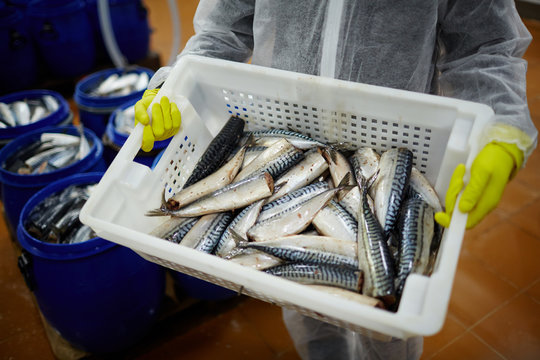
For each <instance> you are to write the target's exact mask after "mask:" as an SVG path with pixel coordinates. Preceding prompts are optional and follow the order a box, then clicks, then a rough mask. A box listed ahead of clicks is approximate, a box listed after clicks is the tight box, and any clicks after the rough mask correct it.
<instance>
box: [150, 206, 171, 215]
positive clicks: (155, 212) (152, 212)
mask: <svg viewBox="0 0 540 360" xmlns="http://www.w3.org/2000/svg"><path fill="white" fill-rule="evenodd" d="M145 215H146V216H166V215H169V212H168V211H166V210H164V209H163V208H159V209H154V210H149V211H147V212H146V214H145Z"/></svg>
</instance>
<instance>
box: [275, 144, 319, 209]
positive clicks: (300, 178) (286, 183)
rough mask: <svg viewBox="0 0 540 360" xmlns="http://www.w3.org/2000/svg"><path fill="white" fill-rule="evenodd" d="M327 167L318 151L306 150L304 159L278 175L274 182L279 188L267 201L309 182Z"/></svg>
mask: <svg viewBox="0 0 540 360" xmlns="http://www.w3.org/2000/svg"><path fill="white" fill-rule="evenodd" d="M327 169H328V163H327V162H326V161H325V159H324V158H323V157H322V155H321V154H320V153H319V152H318V151H310V152H308V153H307V154H306V155H305V158H304V160H302V161H300V162H299V163H298V164H297V165H295V166H294V167H292V168H291V169H290V170H288V171H287V172H286V173H285V174H283V175H281V176H280V177H279V179H278V180H277V181H276V183H275V186H276V188H277V189H279V190H278V191H276V192H275V193H274V194H273V195H272V196H270V197H269V198H268V201H269V202H270V201H274V200H276V199H278V198H280V197H282V196H284V195H286V194H288V193H290V192H291V191H294V190H298V189H300V188H301V187H304V186H307V185H309V184H311V183H312V182H313V181H315V180H316V179H317V178H318V177H319V176H321V175H322V174H323V173H324V172H325V171H326V170H327Z"/></svg>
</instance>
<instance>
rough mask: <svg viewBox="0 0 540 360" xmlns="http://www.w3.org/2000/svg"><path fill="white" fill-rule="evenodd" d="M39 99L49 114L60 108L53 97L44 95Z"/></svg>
mask: <svg viewBox="0 0 540 360" xmlns="http://www.w3.org/2000/svg"><path fill="white" fill-rule="evenodd" d="M41 99H42V101H43V104H44V105H45V107H46V108H47V111H48V112H49V113H53V112H55V111H56V110H58V108H59V107H60V104H58V101H56V99H55V98H54V96H51V95H44V96H43V97H42V98H41Z"/></svg>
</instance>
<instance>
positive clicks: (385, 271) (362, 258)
mask: <svg viewBox="0 0 540 360" xmlns="http://www.w3.org/2000/svg"><path fill="white" fill-rule="evenodd" d="M363 185H365V184H363ZM362 188H363V190H362V191H361V196H362V199H361V200H362V201H361V204H362V207H361V209H360V213H359V216H358V261H359V263H360V269H362V270H363V271H364V286H363V289H362V292H363V294H364V295H368V296H373V297H380V298H385V300H386V301H387V302H390V303H391V302H393V294H394V271H393V263H392V258H391V256H390V252H389V250H388V245H387V243H386V238H385V237H384V235H383V231H382V228H381V225H380V224H379V221H378V220H377V218H376V217H375V215H374V214H373V213H372V212H371V209H370V208H369V204H368V202H367V186H362Z"/></svg>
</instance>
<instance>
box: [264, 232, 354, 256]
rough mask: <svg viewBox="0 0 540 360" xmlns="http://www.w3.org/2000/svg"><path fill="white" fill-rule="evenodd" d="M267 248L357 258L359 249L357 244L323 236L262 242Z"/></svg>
mask: <svg viewBox="0 0 540 360" xmlns="http://www.w3.org/2000/svg"><path fill="white" fill-rule="evenodd" d="M261 244H264V245H266V246H274V247H297V248H302V249H310V250H316V251H321V252H329V253H334V254H338V255H342V256H349V257H350V256H356V253H357V251H358V247H357V245H356V243H354V242H350V241H345V240H340V239H336V238H334V237H331V236H321V235H308V234H300V235H291V236H282V237H279V238H275V239H273V240H267V241H265V242H262V243H261Z"/></svg>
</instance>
